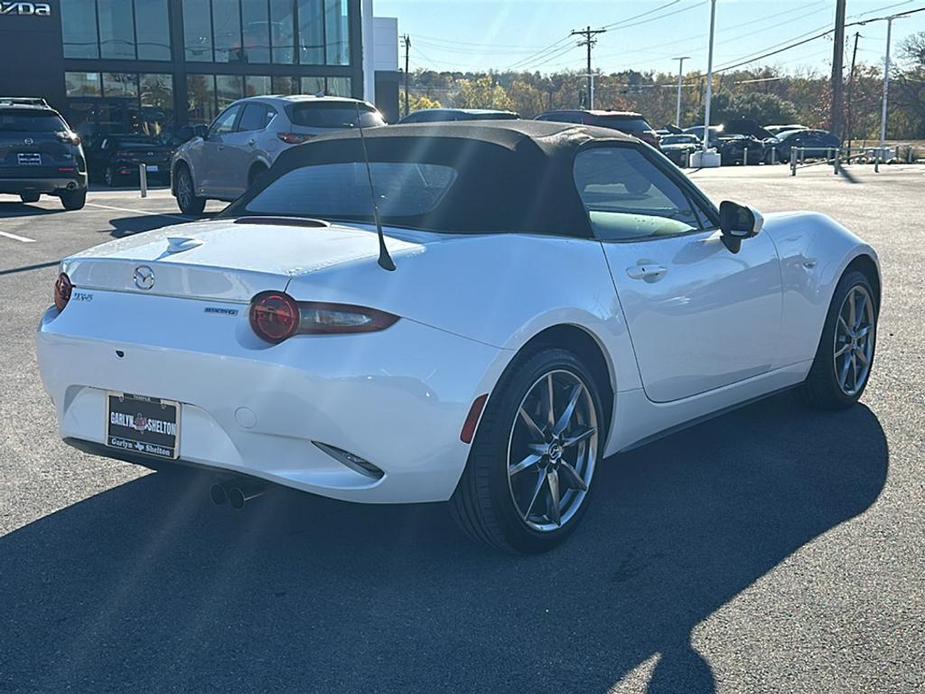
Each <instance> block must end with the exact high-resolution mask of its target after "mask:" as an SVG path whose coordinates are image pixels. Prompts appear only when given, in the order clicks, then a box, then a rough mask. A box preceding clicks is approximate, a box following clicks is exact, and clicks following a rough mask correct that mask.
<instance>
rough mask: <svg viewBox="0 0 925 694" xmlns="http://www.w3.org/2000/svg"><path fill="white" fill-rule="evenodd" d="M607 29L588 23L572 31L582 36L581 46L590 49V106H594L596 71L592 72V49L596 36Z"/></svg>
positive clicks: (573, 34) (574, 34)
mask: <svg viewBox="0 0 925 694" xmlns="http://www.w3.org/2000/svg"><path fill="white" fill-rule="evenodd" d="M606 33H607V30H606V29H592V28H591V26H590V25H588V26H587V27H586V28H584V29H576V30H573V31H572V32H571V34H570V35H571V36H582V37H584V38H582V40H581V41H579V42H578V45H579V46H585V47H587V49H588V108H594V73H592V72H591V49H592V48H594V44H596V43H597V39H596V38H595V37H596V36H598V35H600V34H606Z"/></svg>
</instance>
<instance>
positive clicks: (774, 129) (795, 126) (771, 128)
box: [764, 123, 809, 135]
mask: <svg viewBox="0 0 925 694" xmlns="http://www.w3.org/2000/svg"><path fill="white" fill-rule="evenodd" d="M764 129H765V130H767V131H768V132H769V133H771V134H772V135H779V134H780V133H782V132H786V131H787V130H809V128H807V127H806V126H805V125H800V124H799V123H791V124H790V125H766V126H764Z"/></svg>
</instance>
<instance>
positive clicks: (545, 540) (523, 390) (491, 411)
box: [472, 348, 607, 553]
mask: <svg viewBox="0 0 925 694" xmlns="http://www.w3.org/2000/svg"><path fill="white" fill-rule="evenodd" d="M553 370H565V371H569V372H571V373H572V374H574V375H575V376H577V377H578V378H580V379H581V380H582V382H583V383H584V384H585V386H586V387H587V388H588V392H589V393H590V394H591V399H592V402H593V403H594V408H595V413H596V416H597V425H598V432H599V433H598V450H597V460H596V461H595V473H597V470H598V466H599V465H600V462H601V458H602V452H603V446H604V439H605V437H604V432H605V431H606V428H607V427H606V423H605V422H603V421H602V419H603V407H602V405H601V399H600V395H599V394H598V387H597V384H596V383H595V381H594V378H593V377H592V375H591V373H590V372H589V370H588V369H587V368H586V367H585V366H584V364H583V363H582V362H581V361H580V360H579V359H578V357H576V356H575V355H574V354H573V353H571V352H569V351H567V350H564V349H559V348H550V349H544V350H542V351H539V352H537V353H534V354H533V355H531V356H529V357H527V358H524V359H523V360H521V361H520V362H519V364H518V365H517V366H516V367H514V368H513V369H511V371H510V373H509V374H506V375H505V378H504V379H503V384H502V388H501V390H500V391H498V392H497V398H495V396H493V397H492V399H491V400H489V404H488V406H487V407H486V412H485V415H484V418H492V419H494V420H495V421H493V426H492V427H491V436H490V437H486V440H480V438H479V437H478V436H477V437H476V441H475V443H474V445H473V456H472V457H473V459H475V460H477V463H476V464H478V465H480V466H481V468H482V469H480V470H479V473H480V474H482V475H485V476H487V478H488V480H489V489H490V494H491V505H492V507H493V509H494V510H495V513H496V515H497V520H498V522H499V525H500V527H501V530H502V532H503V533H504V536H505V539H506V541H507V542H508V544H510V545H511V547H512V548H513V549H515V550H517V551H519V552H526V553H535V552H542V551H546V550H548V549H551V548H552V547H554V546H556V545H558V544H559V543H560V542H562V541H563V540H564V539H565V538H566V537H568V535H570V534H571V533H572V532H573V531H574V529H575V527H576V526H577V525H578V524H579V522H580V521H581V519H582V517H583V516H584V514H585V512H586V511H587V508H588V504H589V503H590V501H591V497H592V494H593V490H594V479H593V477H592V480H591V484H590V485H589V490H588V493H587V496H586V497H585V499H584V501H583V503H582V505H581V507H580V508H579V509H578V510H577V512H576V513H575V515H574V516H572V518H571V519H570V520H569V522H568V523H567V524H566V525H565V526H563V527H562V528H560V529H558V530H554V531H551V532H539V531H537V530H534V529H533V528H531V527H530V526H528V525H527V524H526V523H525V522H524V521H523V519H522V518H521V517H520V514H519V513H518V511H517V509H516V507H515V505H514V500H513V498H512V497H511V493H510V488H509V483H508V471H507V466H508V460H507V458H508V443H509V437H510V432H511V428H512V427H513V425H514V421H515V419H516V417H517V412H518V408H519V407H520V403H521V401H522V400H523V398H524V397H525V396H526V394H527V392H528V390H529V389H530V388H531V387H532V386H533V385H534V384H535V383H536V381H537V380H539V379H540V378H541V377H542V376H543V374H545V373H547V372H549V371H553ZM484 418H483V419H484ZM486 462H487V463H488V465H490V468H489V469H485V466H486Z"/></svg>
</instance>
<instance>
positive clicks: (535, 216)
mask: <svg viewBox="0 0 925 694" xmlns="http://www.w3.org/2000/svg"><path fill="white" fill-rule="evenodd" d="M364 135H365V136H366V146H367V149H368V151H369V158H370V161H374V162H410V163H427V164H442V165H446V166H451V167H453V168H454V169H455V170H456V171H457V178H456V181H455V182H454V183H453V185H452V186H451V187H450V189H449V190H448V191H447V193H446V194H445V195H444V196H443V198H442V199H441V200H440V202H439V203H438V204H437V206H436V207H434V208H433V209H432V210H430V211H429V212H427V213H426V214H423V215H421V216H419V217H414V218H409V217H402V218H389V217H383V219H382V222H383V224H386V225H391V226H408V227H413V228H419V229H432V230H435V231H444V232H468V233H478V232H486V233H491V232H502V231H513V232H524V233H545V234H556V235H559V236H579V237H590V236H591V235H592V234H591V228H590V224H589V222H588V216H587V214H586V212H585V208H584V206H583V205H582V202H581V198H580V197H579V195H578V191H577V190H576V188H575V182H574V178H573V175H572V167H573V164H574V160H575V154H576V153H577V151H578V149H579V148H580V147H581V146H582V145H584V144H585V143H587V142H588V141H589V140H597V139H606V140H610V141H613V140H618V141H625V142H637V140H636V139H635V138H632V137H629V136H627V135H623V134H621V133H619V132H616V131H614V130H610V129H604V128H595V127H591V126H584V125H576V124H572V123H553V122H546V121H528V120H521V121H517V120H504V121H469V122H456V123H420V124H418V123H415V124H408V125H390V126H386V127H379V128H368V129H366V130H365V131H364ZM362 161H363V148H362V144H361V142H360V137H359V132H358V131H356V130H349V131H345V132H341V133H336V134H331V135H323V136H321V137H318V138H315V139H313V140H311V141H310V142H308V143H306V144H304V145H300V146H298V147H293V148H292V149H289V150H287V151H285V152H283V153H282V154H281V155H280V156H279V158H278V159H277V161H276V163H275V164H274V165H273V168H272V169H271V170H270V172H269V174H268V176H267V178H266V179H264V180H263V182H262V184H261V185H259V186H257V187H256V188H255V189H252V190H250V191H248V192H247V193H245V195H244V196H243V197H241V198H239V199H238V201H236V202H235V203H233V204H232V205H231V206H230V207H229V208H228V209H227V210H226V212H225V213H224V214H223V216H240V215H246V214H247V212H246V208H247V204H248V203H249V202H250V200H251V199H252V198H253V197H254V196H255V195H257V194H258V193H259V192H260V191H261V190H263V189H264V188H266V187H267V186H270V185H272V184H273V181H275V180H276V179H278V178H280V177H281V176H284V175H285V174H287V173H289V172H290V171H292V170H293V169H298V168H301V167H305V166H312V165H320V164H335V163H344V162H362Z"/></svg>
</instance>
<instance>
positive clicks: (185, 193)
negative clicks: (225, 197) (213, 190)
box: [177, 164, 206, 217]
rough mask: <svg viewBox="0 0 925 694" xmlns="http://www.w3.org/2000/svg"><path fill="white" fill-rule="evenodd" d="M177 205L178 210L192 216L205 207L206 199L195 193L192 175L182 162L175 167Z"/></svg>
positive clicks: (199, 212) (200, 212)
mask: <svg viewBox="0 0 925 694" xmlns="http://www.w3.org/2000/svg"><path fill="white" fill-rule="evenodd" d="M177 206H178V207H179V208H180V212H182V213H183V214H188V215H190V216H193V217H195V216H197V215H200V214H202V211H203V210H204V209H205V208H206V199H205V198H201V197H199V196H197V195H196V188H195V186H194V184H193V176H192V174H191V173H190V170H189V169H188V168H187V167H186V165H184V164H181V165H180V167H179V168H178V169H177Z"/></svg>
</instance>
